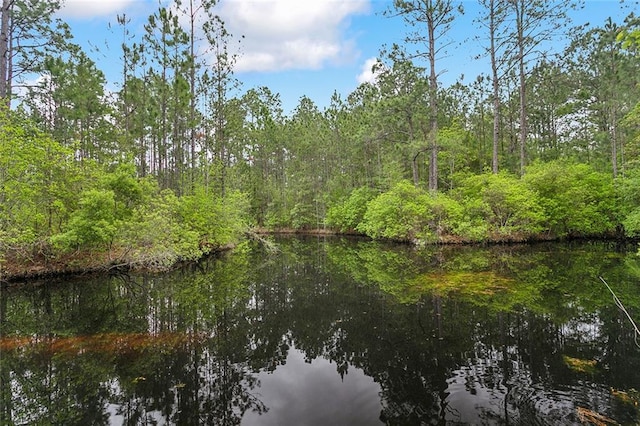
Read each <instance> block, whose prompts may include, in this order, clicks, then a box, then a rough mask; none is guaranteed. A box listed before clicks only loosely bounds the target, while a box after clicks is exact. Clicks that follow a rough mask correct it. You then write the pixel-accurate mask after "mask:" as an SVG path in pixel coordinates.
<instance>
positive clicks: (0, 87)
mask: <svg viewBox="0 0 640 426" xmlns="http://www.w3.org/2000/svg"><path fill="white" fill-rule="evenodd" d="M12 5H13V1H12V0H2V17H1V18H0V98H2V99H4V101H5V103H6V104H7V105H10V104H11V92H10V89H9V88H10V84H9V78H8V77H9V63H10V59H11V50H10V46H11V43H10V38H11V35H10V30H9V26H10V24H11V9H12Z"/></svg>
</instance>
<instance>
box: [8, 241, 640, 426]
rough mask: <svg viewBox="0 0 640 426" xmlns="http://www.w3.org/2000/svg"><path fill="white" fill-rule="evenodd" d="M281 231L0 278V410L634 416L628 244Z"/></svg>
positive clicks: (242, 417) (68, 418) (290, 417)
mask: <svg viewBox="0 0 640 426" xmlns="http://www.w3.org/2000/svg"><path fill="white" fill-rule="evenodd" d="M274 243H275V247H276V250H267V249H266V248H265V247H263V246H260V245H251V244H247V245H246V246H243V247H241V248H239V249H238V250H236V251H235V252H233V253H229V254H227V255H225V256H224V257H222V258H219V259H210V260H207V261H205V262H202V263H200V264H197V265H190V266H188V267H185V268H183V269H181V270H178V271H174V272H172V273H169V274H163V275H160V276H148V275H147V276H144V275H117V276H108V277H84V278H74V279H67V280H64V281H47V282H32V283H27V284H24V285H20V286H11V287H5V288H3V290H2V292H1V294H0V295H1V297H0V321H1V323H0V324H1V330H0V331H1V338H0V424H3V425H4V424H8V425H11V424H64V425H74V424H77V425H87V424H91V425H121V424H124V425H138V424H184V425H188V424H193V425H197V424H215V425H235V424H242V425H289V424H291V425H293V424H295V425H326V424H332V425H376V424H393V425H411V424H449V425H458V424H492V425H493V424H498V425H518V424H520V425H528V424H543V425H544V424H548V425H558V424H567V425H571V424H588V422H591V423H593V424H598V422H600V424H607V422H609V424H613V423H614V422H616V423H620V424H636V423H638V422H640V416H639V415H638V401H639V400H640V394H638V392H637V391H636V389H640V348H639V347H638V346H637V345H636V341H635V339H634V334H633V327H632V325H631V324H630V322H629V320H628V319H627V318H626V316H625V315H624V314H623V313H622V312H621V310H620V309H619V308H618V307H617V306H616V305H615V303H614V302H613V300H612V297H611V294H610V293H609V291H608V290H607V288H606V287H605V286H604V285H603V284H602V282H600V280H599V279H598V277H599V276H603V277H604V278H605V279H606V280H607V282H608V283H609V284H610V285H611V287H612V288H613V289H614V291H615V292H616V294H617V295H618V297H619V298H620V300H622V302H623V303H624V305H625V307H626V308H627V310H628V312H629V314H630V315H631V316H632V318H640V291H639V290H640V288H639V283H640V258H638V257H637V256H636V254H635V251H636V250H635V247H630V248H627V249H620V248H619V247H615V246H613V245H610V244H603V243H582V244H539V245H533V246H495V247H487V248H481V247H430V248H426V249H422V250H417V249H414V248H412V247H409V246H404V245H400V246H398V245H386V244H380V243H375V242H370V241H364V240H352V239H340V238H329V239H325V238H282V239H275V240H274Z"/></svg>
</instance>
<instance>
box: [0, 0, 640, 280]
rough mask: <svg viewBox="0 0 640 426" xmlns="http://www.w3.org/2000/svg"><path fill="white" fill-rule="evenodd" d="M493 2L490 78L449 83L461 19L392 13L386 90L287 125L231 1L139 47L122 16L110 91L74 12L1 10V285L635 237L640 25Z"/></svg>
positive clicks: (566, 6)
mask: <svg viewBox="0 0 640 426" xmlns="http://www.w3.org/2000/svg"><path fill="white" fill-rule="evenodd" d="M477 1H478V3H479V4H480V5H481V6H482V10H483V15H482V16H480V17H478V19H477V21H476V22H477V25H478V28H477V32H478V34H480V37H481V38H482V40H484V41H485V55H483V57H482V58H480V60H482V61H486V63H487V64H489V65H490V70H491V72H490V73H488V74H487V75H479V76H478V77H477V78H475V79H474V80H472V81H470V82H467V83H463V82H458V83H455V84H452V85H450V86H448V87H445V86H444V85H443V84H441V82H440V81H439V76H440V74H439V68H438V60H439V57H440V56H441V54H442V49H443V48H444V46H443V45H441V44H440V43H441V41H442V40H443V37H444V36H445V35H446V34H447V31H449V30H450V26H451V23H452V22H454V20H455V19H457V17H458V16H460V14H461V13H464V11H463V8H462V5H463V4H462V3H459V2H455V1H452V0H412V1H403V0H395V1H393V2H389V9H388V15H389V19H402V20H404V22H405V23H406V25H407V27H408V28H409V31H408V33H407V34H408V35H407V38H406V40H405V41H406V43H405V44H404V45H402V46H398V45H391V46H381V47H380V49H381V50H380V59H379V60H378V62H377V64H376V65H375V66H374V69H373V71H374V72H375V75H376V80H375V83H363V84H361V85H360V86H359V87H357V89H356V90H354V91H353V92H352V93H350V94H349V95H348V96H346V97H344V98H343V97H342V96H340V95H338V94H337V92H336V93H334V95H333V96H332V98H331V102H330V105H329V106H328V107H326V108H322V109H321V108H319V107H318V106H317V105H316V104H315V103H314V102H313V101H312V100H311V99H310V98H308V97H306V96H303V97H302V98H301V99H300V100H299V103H298V105H297V107H296V108H295V109H294V110H293V112H292V113H291V114H285V113H284V111H283V108H282V101H281V99H280V95H279V94H278V93H274V92H272V91H271V90H270V89H269V88H268V87H261V88H259V89H250V90H247V91H243V90H242V82H241V81H239V80H238V79H237V78H236V76H235V74H234V65H235V61H236V60H237V53H235V50H234V49H235V45H233V46H232V45H231V40H232V37H231V36H232V35H231V34H230V33H229V32H228V31H227V30H226V28H225V23H224V22H223V20H222V19H221V18H220V17H219V16H218V15H217V14H216V6H217V4H216V3H217V1H216V0H201V1H199V2H194V1H192V0H191V1H186V0H182V1H176V2H175V5H174V7H171V8H165V7H159V8H158V9H157V10H155V11H154V12H153V13H152V14H151V15H150V16H149V17H148V20H147V23H146V25H145V27H144V34H133V33H132V29H131V27H130V21H129V19H128V18H127V17H126V16H125V15H118V17H117V22H114V27H115V28H116V29H117V31H118V32H119V34H121V46H120V47H119V48H120V50H119V51H118V52H111V53H110V55H111V56H112V57H113V58H117V60H118V61H119V63H120V64H121V81H119V82H118V87H119V89H118V90H117V91H115V92H112V91H107V90H106V78H105V74H104V73H103V72H102V71H101V70H100V69H99V68H98V66H97V64H96V63H95V62H94V61H93V60H92V59H91V58H90V57H89V55H88V54H87V52H84V51H83V49H82V48H81V47H80V46H79V45H77V44H75V43H74V42H73V38H72V37H71V34H70V30H69V26H68V25H67V24H66V23H65V22H63V21H62V20H60V19H59V18H56V14H55V12H56V11H57V10H58V9H59V8H60V6H61V4H60V2H59V1H50V0H47V1H43V0H3V3H2V19H1V26H0V98H2V99H3V102H2V107H1V108H0V280H5V279H8V278H10V277H12V276H21V275H29V274H33V273H43V272H52V271H57V270H70V269H74V268H79V269H91V268H97V267H105V265H106V266H108V267H116V266H126V267H136V268H149V269H166V268H169V267H171V266H172V265H175V264H176V263H177V262H179V261H184V260H195V259H198V258H200V257H202V256H203V255H205V254H207V253H210V252H212V251H216V250H220V249H222V248H225V247H229V246H232V245H233V244H235V243H237V242H239V241H241V240H242V239H245V238H250V237H252V236H255V235H257V234H259V233H262V232H273V231H287V232H301V231H304V232H326V233H348V234H359V235H365V236H368V237H370V238H373V239H385V240H393V241H401V242H410V243H412V244H417V245H425V244H436V243H488V242H522V241H535V240H556V239H568V238H625V239H634V238H636V237H638V236H640V191H638V189H637V188H638V187H640V161H639V160H640V157H639V156H638V155H639V154H640V152H639V150H640V56H639V53H638V49H639V48H640V19H639V18H638V17H636V16H635V15H634V14H633V13H631V14H629V15H628V16H627V17H626V19H624V22H614V21H613V20H612V19H611V18H608V19H605V18H603V21H602V22H600V23H592V24H591V25H589V26H580V27H575V26H571V25H570V22H569V20H568V12H569V10H570V9H571V8H576V7H581V3H580V2H565V3H563V4H562V7H558V5H557V4H552V3H551V2H547V1H544V0H534V1H532V0H477ZM203 15H206V17H207V18H206V19H204V20H202V19H200V18H201V17H202V16H203ZM201 22H204V24H200V23H201ZM554 40H562V41H563V43H562V44H561V46H560V48H559V49H560V50H559V51H557V52H552V51H548V50H545V49H547V48H546V46H549V42H550V41H554ZM203 43H206V45H207V46H208V49H210V51H211V52H214V53H215V54H214V55H213V56H211V55H206V56H205V55H201V54H200V53H199V52H201V51H202V49H201V48H200V46H201V45H202V44H203ZM556 48H558V47H557V46H556ZM212 57H213V58H214V60H213V61H212V60H211V58H212ZM114 60H115V59H114ZM34 75H37V76H39V78H38V79H37V83H36V84H25V82H26V81H28V80H27V77H28V76H34Z"/></svg>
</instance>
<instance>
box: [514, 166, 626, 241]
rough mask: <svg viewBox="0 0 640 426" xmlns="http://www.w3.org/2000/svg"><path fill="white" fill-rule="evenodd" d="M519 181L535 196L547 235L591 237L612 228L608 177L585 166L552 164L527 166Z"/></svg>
mask: <svg viewBox="0 0 640 426" xmlns="http://www.w3.org/2000/svg"><path fill="white" fill-rule="evenodd" d="M523 179H524V182H525V183H526V185H527V186H528V187H529V188H531V190H533V191H535V192H536V193H537V194H538V197H539V203H540V205H541V206H542V208H543V210H544V216H545V218H546V220H545V223H544V225H545V229H547V230H548V231H549V233H550V234H551V236H554V237H566V236H594V235H602V234H606V233H608V232H612V231H613V230H614V229H615V228H616V224H617V220H616V219H617V216H618V215H617V214H616V204H615V199H616V197H615V192H614V187H613V179H612V178H611V176H609V175H608V174H606V173H600V172H597V171H595V170H594V169H593V168H592V167H591V166H589V165H587V164H576V163H571V162H567V161H553V162H549V163H536V164H533V165H531V166H529V167H528V168H527V173H526V174H525V176H524V178H523Z"/></svg>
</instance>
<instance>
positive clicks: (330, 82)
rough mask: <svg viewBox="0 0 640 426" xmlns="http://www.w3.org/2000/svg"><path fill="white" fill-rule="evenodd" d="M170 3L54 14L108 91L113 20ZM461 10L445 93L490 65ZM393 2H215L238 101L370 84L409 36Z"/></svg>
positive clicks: (580, 14)
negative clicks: (267, 93) (378, 64)
mask: <svg viewBox="0 0 640 426" xmlns="http://www.w3.org/2000/svg"><path fill="white" fill-rule="evenodd" d="M196 1H197V0H196ZM549 1H552V0H549ZM553 1H556V0H553ZM172 2H173V0H66V1H65V5H64V6H63V8H62V10H61V11H60V12H59V13H58V16H59V17H60V18H62V19H63V20H64V21H66V22H67V23H68V24H69V25H70V27H71V31H72V33H73V35H74V41H75V42H76V43H78V44H80V45H81V46H83V47H84V48H85V50H86V51H87V52H88V53H89V54H90V56H91V57H92V58H93V59H94V60H95V61H96V63H97V65H98V68H100V69H101V70H102V71H103V72H104V73H105V75H106V77H107V80H108V87H107V88H108V89H109V90H118V83H119V81H120V70H121V69H122V62H121V52H120V44H121V42H122V34H121V32H120V30H119V29H118V28H117V25H116V16H117V15H118V14H126V16H127V17H128V18H129V19H131V23H130V24H129V28H130V30H131V31H132V32H133V33H136V34H142V32H143V31H144V30H143V25H144V23H145V22H146V20H147V17H148V16H149V15H150V14H152V13H154V12H155V11H156V10H157V9H158V7H159V6H170V5H171V4H172ZM186 2H188V0H186ZM461 3H462V4H463V7H464V10H465V13H464V15H463V16H459V17H457V18H456V19H455V20H454V21H453V23H452V27H451V30H450V31H449V32H448V40H447V46H448V47H447V48H446V52H445V53H444V54H443V55H442V56H441V57H440V58H438V61H437V68H438V72H439V81H440V82H441V84H443V85H445V86H446V85H450V84H452V83H454V82H455V81H457V80H459V79H460V78H461V77H462V76H464V80H463V81H464V82H470V81H472V80H473V79H475V77H476V76H477V75H478V74H479V73H481V72H486V71H487V70H488V63H487V60H486V59H477V58H476V57H477V56H478V55H479V54H480V53H481V52H482V42H481V41H478V40H476V39H474V35H476V34H478V33H479V30H478V24H476V23H475V22H474V21H475V19H477V17H478V16H479V12H480V9H479V6H478V2H477V0H466V1H461ZM638 3H639V2H638V1H635V0H623V1H620V0H586V2H585V7H584V9H582V10H579V11H575V12H573V13H572V18H573V23H574V24H576V25H578V24H584V23H586V22H590V24H591V25H592V26H602V25H604V22H605V19H606V18H607V17H609V16H611V17H612V18H613V20H614V21H616V22H618V23H622V22H623V20H624V17H625V16H627V15H628V14H629V13H630V12H631V11H635V13H636V14H640V6H638ZM391 4H392V2H391V1H390V0H219V1H218V4H217V6H216V8H217V13H218V15H220V16H221V18H222V19H223V20H224V22H225V25H226V27H227V29H228V30H229V31H230V33H231V34H233V35H234V37H240V36H244V37H243V38H242V40H241V41H240V42H239V43H238V44H236V43H230V45H232V46H236V45H239V46H240V52H239V56H238V60H237V63H236V68H235V76H236V78H238V80H239V81H241V82H242V86H241V89H240V93H239V94H241V93H243V92H244V91H246V90H249V89H250V88H255V87H260V86H266V87H268V88H269V89H270V90H271V91H272V92H273V93H279V94H280V97H281V100H282V102H283V108H284V112H285V113H286V114H289V113H291V111H292V110H293V109H294V108H295V107H296V106H297V105H298V102H299V100H300V98H301V97H302V96H307V97H309V98H311V100H313V101H314V102H315V103H316V105H318V107H320V108H324V107H326V106H328V104H329V101H330V99H331V96H332V94H333V93H334V92H337V93H338V94H340V95H341V96H342V97H343V98H345V97H346V96H347V95H348V94H349V93H351V92H352V91H354V90H355V89H356V88H357V87H358V85H359V84H360V83H362V82H364V81H370V80H371V78H372V75H371V65H372V63H373V62H374V61H375V58H376V57H379V56H380V50H381V48H383V46H390V45H392V44H394V43H398V44H402V40H403V38H404V37H405V35H406V34H407V31H408V27H407V26H406V24H405V23H404V22H403V21H402V19H400V18H388V17H385V16H383V11H384V10H386V9H388V8H389V7H390V5H391ZM558 42H559V43H560V44H562V42H563V40H559V41H558ZM96 48H97V49H96Z"/></svg>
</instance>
